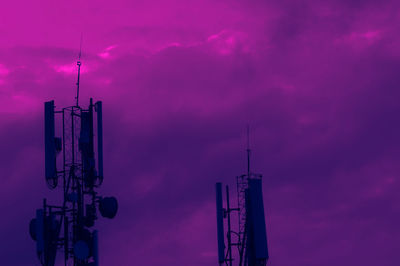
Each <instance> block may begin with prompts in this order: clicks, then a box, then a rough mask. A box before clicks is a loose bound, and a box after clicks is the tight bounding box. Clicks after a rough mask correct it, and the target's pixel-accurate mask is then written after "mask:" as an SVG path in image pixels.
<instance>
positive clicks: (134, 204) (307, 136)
mask: <svg viewBox="0 0 400 266" xmlns="http://www.w3.org/2000/svg"><path fill="white" fill-rule="evenodd" d="M60 2H61V3H60ZM399 10H400V4H399V2H398V1H385V2H384V3H383V2H381V1H360V0H356V1H349V0H343V1H342V0H328V1H295V0H279V1H278V0H273V1H262V0H250V1H249V0H217V1H216V0H204V1H192V0H174V1H159V0H154V1H132V0H129V1H128V0H125V1H121V0H114V1H104V0H97V1H92V0H87V1H75V0H70V1H50V0H45V1H43V0H41V1H28V0H26V1H8V2H7V3H3V5H2V8H1V9H0V36H1V37H0V113H1V116H0V134H1V135H0V149H1V151H2V155H1V163H0V170H1V177H2V182H1V186H0V200H1V202H2V203H1V205H0V206H1V213H2V219H1V221H0V228H1V229H0V237H1V239H2V244H1V252H0V261H2V265H38V262H37V259H36V256H35V243H34V242H33V241H32V240H31V239H30V237H29V234H28V223H29V220H30V219H31V218H32V217H33V216H34V214H35V209H36V208H38V207H40V205H41V201H42V198H43V197H48V198H54V197H55V196H54V195H56V194H58V193H60V190H56V191H50V190H48V189H47V187H46V184H45V181H44V154H43V145H44V144H43V127H44V126H43V102H44V101H47V100H51V99H54V100H55V102H56V105H57V107H64V106H67V105H72V104H73V103H74V102H73V101H74V94H75V82H76V59H77V54H78V48H79V41H80V36H81V33H83V66H82V78H81V103H82V104H85V106H86V105H87V103H88V99H89V97H93V98H95V100H102V101H103V105H104V107H103V108H104V127H105V132H104V141H105V143H104V145H105V158H104V159H105V181H104V184H103V187H102V188H101V189H100V192H101V193H102V194H103V195H114V196H116V197H117V198H118V200H119V205H120V206H119V207H120V208H119V213H118V214H117V217H116V218H115V219H114V220H106V219H100V220H99V221H98V222H97V227H98V228H99V231H100V245H99V246H100V252H101V256H100V259H101V262H102V265H167V266H176V265H185V266H186V265H188V266H204V265H216V264H217V263H216V262H217V253H216V251H217V250H216V243H217V241H216V221H215V203H214V197H215V195H214V193H215V191H214V183H215V182H217V181H222V182H224V183H225V184H229V185H230V186H231V187H232V189H233V188H234V185H235V183H234V182H235V176H236V175H240V174H242V173H243V172H244V171H245V168H246V160H245V152H244V151H245V128H246V124H250V127H251V143H252V147H253V153H252V156H253V157H252V158H253V159H252V166H253V169H254V171H256V172H259V173H263V175H264V181H263V191H264V204H265V211H266V216H267V217H266V220H267V232H268V242H269V247H270V263H269V265H271V266H293V265H297V266H336V265H342V266H354V265H364V266H372V265H374V266H375V265H384V266H395V265H398V254H399V251H400V249H399V241H400V230H399V228H398V226H399V224H400V205H399V203H400V196H399V195H400V194H399V189H400V181H399V178H398V174H399V172H400V164H399V162H400V141H399V136H400V104H399V103H398V99H399V97H400V90H399V86H398V84H399V82H400V74H399V73H400V37H399V36H400V34H399V33H400V28H399V25H400V11H399ZM54 203H56V202H54Z"/></svg>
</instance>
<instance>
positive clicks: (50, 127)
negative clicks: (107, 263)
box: [29, 52, 118, 266]
mask: <svg viewBox="0 0 400 266" xmlns="http://www.w3.org/2000/svg"><path fill="white" fill-rule="evenodd" d="M80 56H81V52H79V60H78V63H77V65H78V81H77V96H76V105H74V106H69V107H65V108H62V109H61V110H59V111H56V110H55V106H54V101H49V102H45V104H44V111H45V178H46V183H47V185H48V186H49V188H50V189H54V188H56V187H57V185H58V184H59V182H60V181H61V183H62V193H63V203H62V205H50V204H48V203H47V201H46V199H44V200H43V207H42V208H40V209H38V210H37V211H36V217H35V218H34V219H32V220H31V222H30V227H29V231H30V235H31V237H32V239H33V240H35V241H36V251H37V255H38V258H39V261H40V263H41V265H44V266H53V265H55V263H56V254H57V251H58V250H63V251H64V265H65V266H66V265H74V266H83V265H92V266H98V265H99V259H98V258H99V254H98V248H97V246H98V243H97V242H98V232H97V230H93V229H92V228H93V226H94V224H95V221H96V220H97V218H98V212H99V213H100V214H101V216H103V217H106V218H110V219H112V218H114V217H115V215H116V213H117V210H118V203H117V200H116V199H115V198H114V197H102V196H99V195H98V193H97V192H96V189H97V188H98V187H100V185H101V184H102V182H103V122H102V119H103V118H102V116H103V112H102V102H101V101H98V102H96V103H93V100H92V99H90V103H89V106H88V108H87V109H84V108H82V107H80V106H79V105H78V104H79V102H78V99H79V78H80V66H81V62H80ZM56 115H57V116H58V117H59V118H60V119H59V120H61V124H62V132H61V137H56V136H55V130H56V126H55V121H56V119H55V116H56ZM95 124H96V126H97V143H95V141H94V140H95V133H94V131H95V130H94V126H95ZM95 150H97V160H96V156H95ZM60 166H61V167H60Z"/></svg>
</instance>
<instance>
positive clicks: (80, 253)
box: [74, 240, 89, 260]
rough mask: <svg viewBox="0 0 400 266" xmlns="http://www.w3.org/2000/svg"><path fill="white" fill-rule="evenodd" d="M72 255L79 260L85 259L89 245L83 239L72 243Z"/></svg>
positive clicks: (87, 255)
mask: <svg viewBox="0 0 400 266" xmlns="http://www.w3.org/2000/svg"><path fill="white" fill-rule="evenodd" d="M74 255H75V257H77V258H78V259H80V260H85V259H87V258H88V257H89V246H88V244H87V243H86V242H85V241H83V240H79V241H77V242H76V243H75V245H74Z"/></svg>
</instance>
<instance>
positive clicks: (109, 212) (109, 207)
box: [99, 197, 118, 219]
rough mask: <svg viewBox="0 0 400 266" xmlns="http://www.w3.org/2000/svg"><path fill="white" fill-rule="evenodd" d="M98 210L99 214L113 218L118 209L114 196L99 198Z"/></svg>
mask: <svg viewBox="0 0 400 266" xmlns="http://www.w3.org/2000/svg"><path fill="white" fill-rule="evenodd" d="M99 210H100V213H101V216H103V217H106V218H110V219H112V218H114V217H115V215H116V214H117V211H118V202H117V199H116V198H114V197H105V198H102V199H101V200H100V205H99Z"/></svg>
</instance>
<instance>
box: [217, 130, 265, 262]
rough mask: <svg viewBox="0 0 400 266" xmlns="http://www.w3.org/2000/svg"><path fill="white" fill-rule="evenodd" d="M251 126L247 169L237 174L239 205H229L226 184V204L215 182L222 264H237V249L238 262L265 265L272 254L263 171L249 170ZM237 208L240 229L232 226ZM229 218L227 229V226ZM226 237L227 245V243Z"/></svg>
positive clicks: (218, 184)
mask: <svg viewBox="0 0 400 266" xmlns="http://www.w3.org/2000/svg"><path fill="white" fill-rule="evenodd" d="M250 153H251V150H250V147H249V129H248V128H247V173H246V174H243V175H241V176H238V177H236V189H237V204H238V205H237V208H232V207H231V206H230V197H229V187H228V186H226V208H224V207H223V195H222V183H217V184H216V207H217V239H218V262H219V265H223V264H225V265H229V266H232V265H234V263H233V262H234V259H233V257H234V256H233V253H232V252H233V251H234V250H235V249H237V256H236V257H237V258H238V261H237V262H236V263H235V265H239V266H242V265H244V266H265V265H266V264H267V261H268V258H269V254H268V245H267V232H266V225H265V214H264V203H263V194H262V183H261V180H262V175H261V174H255V173H252V172H251V170H250ZM234 211H235V212H237V216H238V226H237V231H234V230H233V229H232V221H231V213H232V212H234ZM224 219H226V224H227V230H226V232H225V230H224ZM225 239H226V243H227V245H226V246H225Z"/></svg>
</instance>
